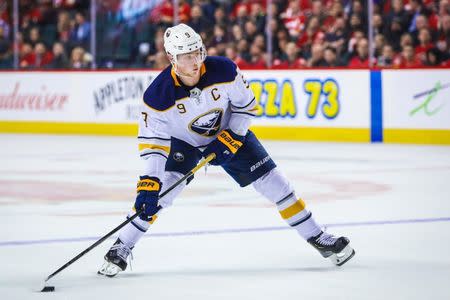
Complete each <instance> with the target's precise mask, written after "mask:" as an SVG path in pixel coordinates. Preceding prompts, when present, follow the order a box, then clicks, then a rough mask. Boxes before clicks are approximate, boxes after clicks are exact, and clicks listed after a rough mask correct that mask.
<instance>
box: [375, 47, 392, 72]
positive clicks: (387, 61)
mask: <svg viewBox="0 0 450 300" xmlns="http://www.w3.org/2000/svg"><path fill="white" fill-rule="evenodd" d="M394 57H395V52H394V48H392V46H391V45H389V44H385V45H384V46H383V51H382V53H381V55H380V56H378V58H377V66H379V67H385V68H389V67H392V66H393V63H394Z"/></svg>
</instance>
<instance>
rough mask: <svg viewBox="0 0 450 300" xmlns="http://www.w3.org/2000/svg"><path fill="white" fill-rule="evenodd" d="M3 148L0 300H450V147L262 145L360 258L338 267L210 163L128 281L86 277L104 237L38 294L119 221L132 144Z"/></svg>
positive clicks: (124, 276) (5, 141)
mask: <svg viewBox="0 0 450 300" xmlns="http://www.w3.org/2000/svg"><path fill="white" fill-rule="evenodd" d="M0 139H1V147H0V226H1V227H0V228H2V230H0V259H1V264H0V265H1V268H2V270H1V272H0V298H1V299H83V298H84V299H108V300H110V299H183V300H190V299H258V300H263V299H308V300H309V299H377V300H378V299H408V300H411V299H429V298H432V299H450V285H449V283H450V255H449V253H450V251H449V249H450V147H441V146H412V145H384V144H372V145H371V144H331V143H293V142H269V141H263V143H264V144H265V145H266V148H267V149H268V151H269V153H271V155H272V157H273V158H274V160H275V161H276V163H277V164H278V166H279V168H280V169H281V170H282V171H283V172H284V173H285V175H286V176H287V177H288V178H289V179H290V180H291V182H292V183H293V185H294V186H295V187H296V191H297V194H298V195H299V196H302V197H303V199H304V200H305V202H306V203H307V206H308V208H309V209H311V210H312V211H313V215H314V216H315V218H316V219H317V220H318V221H319V222H321V223H322V224H324V225H328V231H329V232H331V233H334V234H339V235H340V234H342V235H346V236H348V237H349V238H350V240H351V244H352V246H353V247H354V248H355V250H356V256H355V257H354V258H353V259H352V260H351V261H350V262H349V263H347V264H346V265H344V266H343V267H340V268H339V267H334V266H333V265H332V264H331V262H330V261H328V260H325V259H323V258H322V257H321V256H320V255H319V254H318V253H317V252H316V251H315V250H314V249H312V248H311V247H310V246H309V245H308V244H307V243H306V242H304V241H303V240H302V239H301V238H300V237H299V236H298V235H297V233H296V232H295V231H293V230H291V229H289V228H288V227H287V226H286V225H285V223H284V222H283V221H282V220H281V218H280V216H279V215H278V213H277V210H276V208H275V207H274V206H273V205H272V204H270V203H269V202H268V201H267V200H265V199H264V198H262V197H261V196H259V195H258V194H257V193H256V192H255V191H254V190H253V189H252V188H251V187H247V188H244V189H240V188H239V187H238V185H237V184H235V183H234V182H233V181H232V179H231V178H229V177H227V175H226V174H225V173H224V172H223V171H222V170H221V169H220V168H217V167H209V168H208V170H207V174H205V172H204V170H200V171H199V172H198V173H197V174H196V179H195V180H194V181H193V182H192V183H191V184H190V185H189V186H188V187H187V189H186V190H185V191H183V193H182V194H181V197H180V198H179V199H177V200H176V201H175V204H174V206H172V207H171V208H169V209H168V210H167V211H165V212H164V214H162V215H161V217H160V218H159V219H158V221H157V222H156V223H155V224H154V226H153V227H152V228H151V232H149V233H148V234H147V235H146V236H145V237H144V238H143V239H142V240H141V241H140V243H139V244H138V245H137V246H136V248H135V250H134V260H133V262H132V267H133V270H132V271H130V269H128V270H127V271H126V272H124V273H121V274H119V276H117V277H116V278H112V279H110V278H104V277H100V276H98V275H97V274H96V271H97V269H98V268H99V267H100V266H101V264H102V262H103V255H104V254H105V252H106V251H107V249H108V248H109V247H110V245H111V244H112V242H113V241H114V240H113V239H111V240H108V241H106V242H105V243H103V244H102V245H100V246H99V247H97V248H96V249H94V250H92V251H91V252H90V253H88V254H87V255H86V256H84V257H83V258H81V259H80V260H79V261H77V262H75V263H74V264H73V265H71V266H70V267H69V268H67V269H66V270H64V271H62V272H61V273H60V274H58V275H56V276H55V277H54V279H52V280H51V281H50V282H49V284H51V285H55V286H56V291H55V292H54V293H39V292H37V291H38V290H39V289H40V288H42V287H41V284H42V282H43V280H44V279H45V278H46V277H47V276H48V275H49V274H51V273H52V272H53V271H55V270H56V269H57V268H59V267H60V266H61V265H63V264H64V263H66V262H67V261H69V260H70V259H71V258H72V257H74V256H75V255H77V254H78V253H80V252H81V251H82V250H84V249H85V248H87V247H88V246H89V245H91V244H92V243H94V242H95V240H96V239H98V238H99V237H101V236H102V235H104V234H106V233H107V232H109V231H110V230H111V229H113V228H114V227H115V226H117V225H118V224H120V223H121V222H122V221H123V220H124V216H125V214H126V212H127V211H128V209H129V208H130V207H131V205H132V204H133V201H134V190H135V183H136V179H137V176H138V174H139V172H140V160H139V159H138V152H137V146H136V144H137V143H136V141H135V139H133V138H119V137H117V138H114V137H86V136H52V135H1V136H0ZM152 234H153V236H152Z"/></svg>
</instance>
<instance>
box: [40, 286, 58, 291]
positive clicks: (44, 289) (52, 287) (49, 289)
mask: <svg viewBox="0 0 450 300" xmlns="http://www.w3.org/2000/svg"><path fill="white" fill-rule="evenodd" d="M54 291H55V287H54V286H53V285H46V286H44V288H43V289H42V291H41V292H44V293H45V292H54Z"/></svg>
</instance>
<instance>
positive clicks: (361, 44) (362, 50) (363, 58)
mask: <svg viewBox="0 0 450 300" xmlns="http://www.w3.org/2000/svg"><path fill="white" fill-rule="evenodd" d="M348 66H349V67H351V68H361V67H365V68H367V67H369V43H368V41H367V39H366V38H362V39H360V40H359V41H358V44H357V46H356V55H355V56H354V57H353V58H352V59H351V60H350V62H349V64H348Z"/></svg>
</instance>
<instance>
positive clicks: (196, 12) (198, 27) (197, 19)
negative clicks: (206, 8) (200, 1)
mask: <svg viewBox="0 0 450 300" xmlns="http://www.w3.org/2000/svg"><path fill="white" fill-rule="evenodd" d="M188 25H189V26H190V27H192V29H194V30H195V32H201V31H207V29H208V28H211V27H212V23H211V22H210V21H209V20H208V19H207V18H205V17H204V16H203V12H202V9H201V7H200V6H199V5H194V6H192V9H191V20H190V21H189V24H188Z"/></svg>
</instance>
